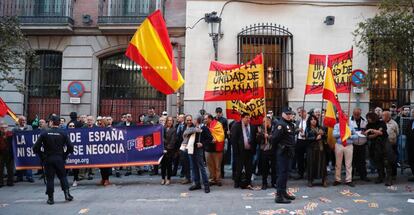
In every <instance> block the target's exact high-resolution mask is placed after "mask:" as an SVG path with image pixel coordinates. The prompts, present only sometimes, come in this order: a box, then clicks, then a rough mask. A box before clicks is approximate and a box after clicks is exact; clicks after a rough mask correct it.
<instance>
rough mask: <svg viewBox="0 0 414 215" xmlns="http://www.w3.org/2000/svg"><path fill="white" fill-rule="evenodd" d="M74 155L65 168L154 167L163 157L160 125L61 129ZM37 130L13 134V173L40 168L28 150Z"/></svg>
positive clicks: (34, 155) (31, 145) (37, 161)
mask: <svg viewBox="0 0 414 215" xmlns="http://www.w3.org/2000/svg"><path fill="white" fill-rule="evenodd" d="M65 131H66V132H67V135H68V136H69V139H70V142H71V143H72V144H73V146H74V152H73V153H72V154H71V155H69V157H68V159H67V160H66V168H68V169H69V168H75V169H76V168H92V167H93V168H95V167H96V168H99V167H116V166H142V165H156V164H159V160H160V158H161V157H162V155H163V150H164V144H163V138H162V137H163V127H162V125H148V126H147V125H143V126H137V127H118V128H79V129H70V130H65ZM41 132H42V131H41V130H35V131H22V132H16V133H15V134H14V135H13V153H14V159H15V164H16V169H17V170H23V169H39V168H41V164H40V158H39V156H38V155H36V154H34V153H33V150H32V147H33V145H34V144H35V143H36V140H37V138H38V137H39V135H40V134H41Z"/></svg>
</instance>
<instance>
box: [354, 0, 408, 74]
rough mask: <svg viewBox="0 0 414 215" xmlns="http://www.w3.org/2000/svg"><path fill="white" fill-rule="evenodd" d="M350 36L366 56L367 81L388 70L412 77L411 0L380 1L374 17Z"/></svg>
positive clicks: (361, 24)
mask: <svg viewBox="0 0 414 215" xmlns="http://www.w3.org/2000/svg"><path fill="white" fill-rule="evenodd" d="M353 34H354V36H355V42H356V46H357V47H358V48H359V49H360V50H361V51H362V53H364V54H367V55H368V56H369V66H370V68H369V70H370V72H369V76H368V78H369V79H371V80H372V78H373V77H374V75H375V71H381V69H383V68H392V67H396V68H397V69H398V70H399V71H400V72H402V74H405V77H407V78H409V79H412V78H413V77H414V0H382V1H381V2H380V5H379V11H378V13H377V14H376V15H375V17H373V18H369V19H367V20H365V21H363V22H360V23H359V24H358V27H357V29H356V30H355V31H354V32H353ZM375 68H378V69H377V70H375Z"/></svg>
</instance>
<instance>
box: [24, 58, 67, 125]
mask: <svg viewBox="0 0 414 215" xmlns="http://www.w3.org/2000/svg"><path fill="white" fill-rule="evenodd" d="M34 61H35V63H33V64H31V65H28V66H27V73H26V81H27V83H26V84H27V87H28V93H27V106H26V107H27V113H28V120H33V119H35V118H36V116H38V117H39V118H41V119H47V118H48V117H49V115H50V114H52V113H56V114H59V113H60V84H61V79H62V53H61V52H55V51H37V52H36V56H35V60H34Z"/></svg>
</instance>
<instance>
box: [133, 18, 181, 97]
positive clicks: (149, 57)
mask: <svg viewBox="0 0 414 215" xmlns="http://www.w3.org/2000/svg"><path fill="white" fill-rule="evenodd" d="M125 55H126V56H127V57H129V58H130V59H131V60H133V61H134V62H135V63H137V64H139V65H140V66H141V69H142V74H143V75H144V77H145V79H147V81H148V82H149V83H150V84H151V85H152V86H153V87H154V88H156V89H157V90H158V91H160V92H162V93H164V94H172V93H174V92H175V91H177V90H178V89H179V88H180V87H181V86H182V85H183V84H184V79H183V77H182V76H181V74H180V71H179V70H178V68H177V65H176V63H175V60H174V53H173V50H172V46H171V42H170V38H169V36H168V31H167V26H166V24H165V22H164V19H163V17H162V15H161V12H160V11H159V10H157V11H155V12H154V13H152V14H151V15H149V16H148V18H147V19H145V20H144V22H143V23H142V24H141V26H140V27H139V28H138V30H137V31H136V32H135V34H134V36H133V37H132V39H131V41H130V42H129V45H128V48H127V50H126V52H125Z"/></svg>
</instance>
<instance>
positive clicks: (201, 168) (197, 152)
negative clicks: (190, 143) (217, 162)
mask: <svg viewBox="0 0 414 215" xmlns="http://www.w3.org/2000/svg"><path fill="white" fill-rule="evenodd" d="M190 166H191V180H192V181H193V182H194V184H195V185H201V183H200V173H201V178H202V180H203V184H204V186H209V185H208V177H207V172H206V164H205V162H204V157H203V149H194V154H192V155H190Z"/></svg>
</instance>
